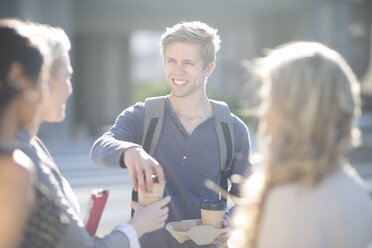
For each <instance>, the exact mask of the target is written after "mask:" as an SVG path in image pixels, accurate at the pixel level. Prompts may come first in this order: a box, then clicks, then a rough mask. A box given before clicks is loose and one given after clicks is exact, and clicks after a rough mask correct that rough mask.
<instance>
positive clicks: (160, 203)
mask: <svg viewBox="0 0 372 248" xmlns="http://www.w3.org/2000/svg"><path fill="white" fill-rule="evenodd" d="M170 200H171V197H170V196H169V195H168V196H166V197H164V198H163V199H161V200H159V201H157V202H155V203H153V204H154V205H155V206H156V207H159V208H162V207H164V206H166V205H167V204H168V203H169V202H170Z"/></svg>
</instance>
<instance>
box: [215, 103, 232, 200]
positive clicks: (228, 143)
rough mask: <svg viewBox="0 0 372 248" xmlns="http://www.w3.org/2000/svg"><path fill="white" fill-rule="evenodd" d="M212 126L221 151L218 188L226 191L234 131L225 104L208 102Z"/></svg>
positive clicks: (228, 110) (228, 109) (229, 173)
mask: <svg viewBox="0 0 372 248" xmlns="http://www.w3.org/2000/svg"><path fill="white" fill-rule="evenodd" d="M210 102H211V105H212V109H213V116H214V118H213V119H214V125H215V127H216V132H217V138H218V142H219V145H220V151H221V160H220V161H221V181H220V187H221V188H222V189H224V190H225V191H228V178H229V177H230V176H231V163H232V159H233V152H234V129H233V121H232V117H231V113H230V108H229V106H227V104H226V103H225V102H220V101H215V100H210ZM226 200H227V199H226Z"/></svg>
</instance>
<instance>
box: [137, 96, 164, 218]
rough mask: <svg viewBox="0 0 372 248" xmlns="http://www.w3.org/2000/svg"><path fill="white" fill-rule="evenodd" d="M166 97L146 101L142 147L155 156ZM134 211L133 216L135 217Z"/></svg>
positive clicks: (151, 98)
mask: <svg viewBox="0 0 372 248" xmlns="http://www.w3.org/2000/svg"><path fill="white" fill-rule="evenodd" d="M165 98H166V96H159V97H150V98H147V99H146V100H145V119H144V125H143V135H142V143H141V145H142V147H143V149H144V150H145V151H146V152H147V153H148V154H150V155H151V156H153V155H154V153H155V149H156V145H157V144H158V141H159V137H160V133H161V129H162V127H163V120H164V112H165ZM137 200H138V192H137V191H134V190H132V201H137ZM133 214H134V209H132V213H131V216H132V217H133Z"/></svg>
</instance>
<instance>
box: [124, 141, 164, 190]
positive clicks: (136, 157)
mask: <svg viewBox="0 0 372 248" xmlns="http://www.w3.org/2000/svg"><path fill="white" fill-rule="evenodd" d="M123 156H124V160H125V164H126V166H127V168H128V170H129V174H130V176H131V180H132V185H133V189H134V190H141V191H142V192H146V191H151V189H152V186H153V182H152V174H153V173H155V174H156V175H157V176H158V179H159V183H161V184H164V182H165V179H164V173H163V169H162V168H161V166H160V165H159V163H158V162H157V161H156V160H155V159H154V158H152V157H151V156H150V155H149V154H147V152H146V151H144V150H143V149H142V148H140V147H135V148H133V149H132V148H130V149H128V150H126V151H125V152H124V155H123Z"/></svg>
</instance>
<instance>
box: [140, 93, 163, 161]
mask: <svg viewBox="0 0 372 248" xmlns="http://www.w3.org/2000/svg"><path fill="white" fill-rule="evenodd" d="M165 98H166V96H160V97H151V98H147V99H146V101H145V119H144V125H143V136H142V147H143V149H144V150H145V151H146V152H147V153H148V154H150V155H151V156H152V155H154V153H155V149H156V145H157V144H158V141H159V137H160V133H161V130H162V127H163V120H164V112H165Z"/></svg>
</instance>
